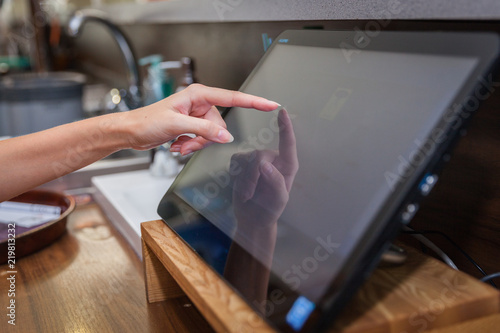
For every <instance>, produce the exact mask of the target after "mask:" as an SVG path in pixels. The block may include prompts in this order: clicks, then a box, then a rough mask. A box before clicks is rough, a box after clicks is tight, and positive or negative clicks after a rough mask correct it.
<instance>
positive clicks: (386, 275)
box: [141, 220, 500, 333]
mask: <svg viewBox="0 0 500 333" xmlns="http://www.w3.org/2000/svg"><path fill="white" fill-rule="evenodd" d="M141 231H142V249H143V262H144V271H145V281H146V293H147V298H148V301H149V302H150V303H152V302H157V301H162V300H165V299H169V298H175V297H179V296H182V295H187V296H188V297H189V298H190V299H191V301H192V302H193V303H194V304H195V305H196V307H197V308H198V310H199V311H200V312H201V314H202V315H203V316H204V317H205V318H206V320H207V321H208V322H209V323H210V325H212V327H213V328H214V329H215V330H216V331H217V332H242V331H244V332H274V330H273V329H272V328H271V327H270V326H269V325H268V324H267V323H266V322H265V321H264V320H262V319H261V318H260V317H259V316H258V315H257V314H256V313H255V312H254V311H253V310H252V308H250V306H248V305H247V303H246V302H245V301H243V300H242V299H241V297H240V296H239V295H238V294H236V293H235V292H234V291H233V290H232V289H231V288H230V287H229V286H228V285H227V284H226V283H225V282H224V281H223V280H222V279H221V278H220V277H219V276H218V275H217V274H216V273H215V272H214V271H213V270H212V269H211V268H210V267H208V266H207V265H206V264H205V262H204V261H203V260H201V259H200V258H199V257H198V255H196V254H195V253H194V252H193V251H192V250H191V249H190V248H189V247H188V246H186V245H185V244H184V242H183V241H182V240H181V239H179V237H178V236H177V235H176V234H175V233H174V232H173V231H172V230H171V229H170V228H169V227H168V226H167V225H166V224H165V223H164V222H163V221H161V220H158V221H151V222H145V223H142V225H141ZM407 250H408V251H409V258H408V261H407V263H405V264H404V265H402V266H398V267H390V268H378V269H377V270H376V271H375V272H374V274H373V275H372V276H371V277H370V279H369V280H368V281H367V282H366V283H365V284H364V285H363V287H362V288H361V289H360V290H359V291H358V293H357V294H356V295H355V296H354V298H353V299H352V301H351V302H350V304H348V305H347V306H346V308H345V310H344V311H343V313H342V314H341V315H340V316H339V318H338V320H337V321H336V322H335V324H334V327H333V328H332V331H335V332H339V331H342V332H395V333H401V332H408V333H409V332H422V331H423V330H427V329H431V328H443V327H447V326H449V325H452V324H456V323H460V322H464V321H467V320H471V319H476V318H480V317H485V316H488V315H492V314H496V313H499V312H500V293H499V291H498V290H496V289H494V288H492V287H490V286H489V285H487V284H485V283H482V282H480V281H478V280H476V279H474V278H472V277H470V276H469V275H467V274H465V273H462V272H458V271H455V270H453V269H451V268H449V267H448V266H446V265H445V264H443V263H441V262H440V261H438V260H435V259H433V258H430V257H427V256H424V255H422V254H420V253H419V252H417V251H415V250H411V249H407Z"/></svg>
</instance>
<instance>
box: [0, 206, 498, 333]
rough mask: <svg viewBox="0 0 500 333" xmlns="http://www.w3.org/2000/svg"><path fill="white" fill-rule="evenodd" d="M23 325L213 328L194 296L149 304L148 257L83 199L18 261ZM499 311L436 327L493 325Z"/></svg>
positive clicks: (0, 274) (4, 284) (6, 327)
mask: <svg viewBox="0 0 500 333" xmlns="http://www.w3.org/2000/svg"><path fill="white" fill-rule="evenodd" d="M15 269H16V271H17V273H16V281H15V297H14V299H15V304H16V321H15V323H16V326H11V325H10V324H8V323H7V320H8V318H5V317H4V319H3V320H2V321H1V324H0V327H1V329H2V332H201V333H203V332H213V330H212V329H211V328H210V326H209V324H208V323H207V322H206V321H205V319H204V318H203V317H202V316H201V315H200V313H199V312H198V310H197V309H196V308H195V307H194V306H193V305H192V303H191V301H190V300H189V299H188V298H187V297H180V298H176V299H171V300H166V301H161V302H156V303H152V304H149V303H148V302H147V300H146V293H145V286H144V273H143V267H142V264H141V262H140V260H139V258H138V257H137V255H136V254H135V253H134V251H133V250H132V248H131V247H130V246H129V245H128V243H127V242H126V241H125V239H124V238H123V237H122V236H121V235H120V234H119V233H118V232H117V231H116V230H115V229H114V227H113V226H112V225H111V224H110V222H109V221H108V220H107V219H106V218H105V216H104V214H103V213H102V211H101V209H100V208H99V206H98V205H97V204H96V203H94V202H90V203H83V204H79V205H78V206H77V209H76V210H75V211H74V212H73V213H72V214H71V215H70V216H69V218H68V225H67V233H65V234H64V235H63V236H62V237H61V238H60V239H58V240H57V241H56V242H54V243H53V244H52V245H50V246H48V247H46V248H45V249H42V250H40V251H39V252H37V253H34V254H32V255H30V256H27V257H25V258H21V259H19V260H17V261H16V268H15ZM7 271H8V267H7V265H5V264H4V265H1V266H0V290H2V293H1V294H0V304H2V308H3V309H4V315H3V316H5V315H6V314H7V310H6V305H7V304H8V302H9V297H8V295H7V290H8V289H9V288H8V287H9V282H8V280H7V277H8V273H7ZM498 325H500V314H497V315H492V316H487V317H484V318H480V319H477V320H471V321H467V322H465V323H462V324H459V325H454V326H450V327H448V328H446V329H442V330H435V331H432V332H433V333H445V332H476V331H483V332H494V331H496V329H497V328H498Z"/></svg>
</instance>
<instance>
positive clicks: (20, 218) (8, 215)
mask: <svg viewBox="0 0 500 333" xmlns="http://www.w3.org/2000/svg"><path fill="white" fill-rule="evenodd" d="M59 216H61V207H58V206H49V205H40V204H31V203H24V202H14V201H5V202H1V203H0V223H15V224H16V226H20V227H24V228H31V227H35V226H37V225H40V224H43V223H47V222H50V221H52V220H56V219H58V218H59Z"/></svg>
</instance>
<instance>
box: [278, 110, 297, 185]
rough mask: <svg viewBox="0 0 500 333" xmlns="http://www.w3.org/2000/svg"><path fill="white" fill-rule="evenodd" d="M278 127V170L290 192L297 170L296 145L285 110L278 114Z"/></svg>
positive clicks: (290, 122)
mask: <svg viewBox="0 0 500 333" xmlns="http://www.w3.org/2000/svg"><path fill="white" fill-rule="evenodd" d="M278 125H279V131H280V132H279V157H278V163H279V168H278V169H279V170H280V172H281V174H282V175H283V176H284V177H285V181H286V185H287V189H288V190H290V188H291V186H292V182H293V179H294V177H295V174H296V173H297V170H298V168H299V160H298V156H297V143H296V139H295V133H294V131H293V126H292V121H291V120H290V117H289V116H288V112H287V111H286V110H285V109H281V110H280V111H279V114H278Z"/></svg>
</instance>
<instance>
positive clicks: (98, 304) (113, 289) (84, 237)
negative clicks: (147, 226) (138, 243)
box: [0, 202, 212, 332]
mask: <svg viewBox="0 0 500 333" xmlns="http://www.w3.org/2000/svg"><path fill="white" fill-rule="evenodd" d="M15 269H16V271H17V273H16V274H15V275H16V280H15V297H14V298H13V299H15V305H16V321H15V323H16V325H15V326H12V325H10V324H8V322H7V320H10V319H9V318H8V317H6V314H7V311H8V310H7V309H6V307H7V305H8V304H9V303H8V302H9V299H10V297H8V293H7V291H8V290H9V282H8V280H7V277H8V275H9V274H8V273H7V271H8V270H9V269H8V267H7V265H5V264H4V265H1V266H0V290H1V291H2V292H1V293H0V304H1V305H2V306H1V307H2V309H3V310H2V318H3V319H2V320H1V323H0V327H1V328H0V330H1V331H2V332H212V330H211V329H210V327H209V326H208V324H207V323H206V321H205V320H204V319H203V318H202V317H201V315H200V314H199V312H198V310H197V309H196V308H195V307H194V306H192V304H191V302H190V301H189V299H188V298H186V297H182V298H178V299H174V300H168V301H163V302H159V303H155V304H148V302H147V300H146V294H145V287H144V276H143V268H142V264H141V262H140V260H139V258H138V257H137V255H136V254H135V253H134V252H133V250H132V248H131V247H130V246H129V245H128V244H127V243H126V241H125V240H124V239H123V237H122V236H121V235H120V234H119V233H118V232H117V231H116V230H115V229H114V227H113V226H112V225H111V224H110V223H109V221H108V220H107V219H106V218H105V217H104V215H103V213H102V211H101V210H100V208H99V207H98V206H97V205H96V204H95V203H93V202H91V203H88V204H83V205H82V204H80V205H78V207H77V209H76V210H75V211H74V212H73V213H72V214H71V215H70V216H69V218H68V225H67V233H65V234H64V235H63V236H62V237H61V238H60V239H58V240H57V241H56V242H54V243H53V244H52V245H50V246H48V247H46V248H45V249H43V250H41V251H39V252H37V253H34V254H32V255H30V256H27V257H25V258H21V259H18V260H17V261H16V267H15Z"/></svg>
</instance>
